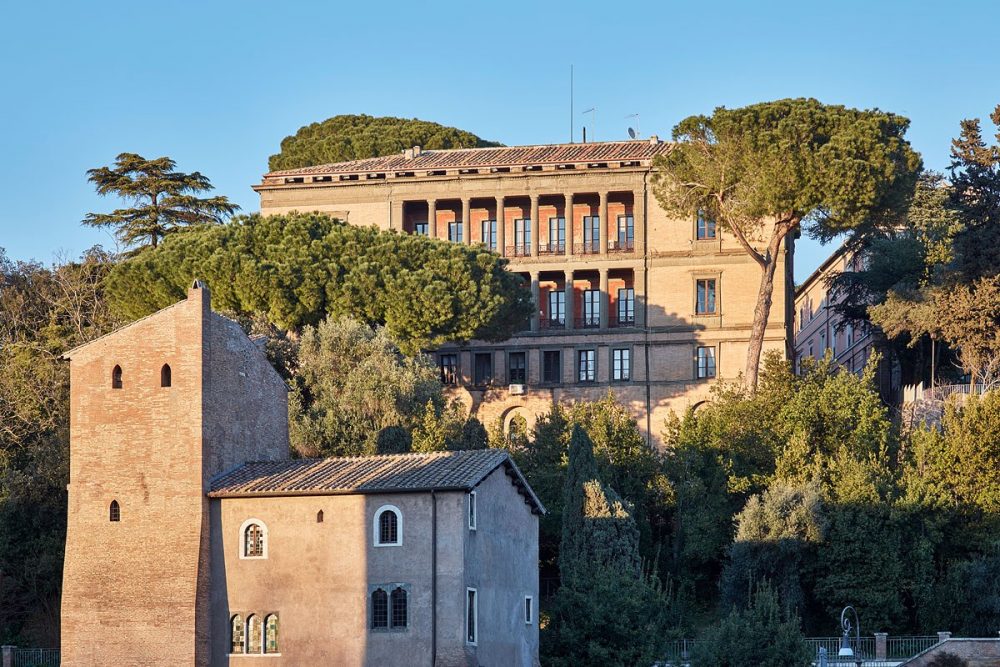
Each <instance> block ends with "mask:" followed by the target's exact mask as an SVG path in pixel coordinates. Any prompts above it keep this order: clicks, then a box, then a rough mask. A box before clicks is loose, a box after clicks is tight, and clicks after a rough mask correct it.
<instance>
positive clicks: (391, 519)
mask: <svg viewBox="0 0 1000 667" xmlns="http://www.w3.org/2000/svg"><path fill="white" fill-rule="evenodd" d="M398 541H399V521H398V518H397V517H396V513H395V512H393V511H392V510H384V511H383V512H382V514H380V515H379V517H378V543H379V544H396V543H397V542H398Z"/></svg>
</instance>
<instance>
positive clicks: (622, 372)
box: [611, 347, 632, 382]
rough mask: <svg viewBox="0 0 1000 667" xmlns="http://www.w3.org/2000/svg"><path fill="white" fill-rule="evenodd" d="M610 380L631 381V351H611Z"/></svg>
mask: <svg viewBox="0 0 1000 667" xmlns="http://www.w3.org/2000/svg"><path fill="white" fill-rule="evenodd" d="M611 370H612V375H611V377H612V379H614V380H618V381H619V382H627V381H628V380H630V379H632V350H630V349H629V348H627V347H626V348H622V349H620V350H611Z"/></svg>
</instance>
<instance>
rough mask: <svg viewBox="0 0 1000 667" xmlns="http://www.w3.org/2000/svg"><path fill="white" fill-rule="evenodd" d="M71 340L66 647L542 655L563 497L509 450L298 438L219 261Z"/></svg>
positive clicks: (218, 658)
mask: <svg viewBox="0 0 1000 667" xmlns="http://www.w3.org/2000/svg"><path fill="white" fill-rule="evenodd" d="M65 356H66V358H67V359H69V361H70V377H71V390H70V404H71V433H70V484H69V516H68V525H67V535H66V560H65V565H64V574H63V596H62V664H63V665H66V666H77V665H80V666H82V665H88V666H89V665H116V666H123V667H127V666H136V667H138V666H140V665H141V666H151V665H171V666H172V665H198V666H201V665H230V666H234V667H240V666H243V665H259V664H266V665H274V666H278V665H301V666H306V667H309V666H318V665H338V666H339V665H386V666H394V665H399V666H403V665H406V666H410V665H428V666H430V667H434V666H439V667H441V666H452V665H455V666H458V665H462V666H476V667H478V666H482V667H493V666H506V665H524V666H526V667H530V666H533V665H537V664H538V616H537V614H538V609H537V604H538V602H537V601H538V516H539V515H541V514H543V513H544V512H545V509H544V507H543V506H542V503H541V502H540V501H539V500H538V498H537V497H536V496H535V494H534V492H533V491H532V490H531V488H530V487H529V485H528V484H527V482H526V481H525V479H524V476H523V475H522V474H521V472H520V470H518V468H517V466H516V465H515V464H514V462H513V461H512V460H511V459H510V457H509V456H508V455H507V453H506V452H503V451H500V450H481V451H464V452H433V453H427V454H399V455H381V456H368V457H353V458H329V459H292V458H291V457H290V450H289V444H288V413H287V387H286V385H285V383H284V382H283V380H282V379H281V377H280V376H279V375H278V374H277V372H275V370H274V369H273V367H272V366H271V365H270V363H268V361H267V359H266V358H265V356H264V354H263V351H262V350H261V349H260V347H259V346H258V345H257V344H255V343H254V342H253V341H251V340H250V339H249V338H248V337H247V336H246V335H245V333H244V332H243V330H242V329H241V328H240V327H239V326H238V325H237V324H236V323H235V322H233V321H231V320H229V319H227V318H225V317H223V316H221V315H219V314H217V313H214V312H213V311H212V310H211V305H210V296H209V292H208V290H207V289H206V288H205V287H204V286H203V285H201V284H199V283H196V284H195V286H194V287H193V288H192V289H191V290H189V292H188V297H187V299H186V300H183V301H180V302H178V303H177V304H175V305H173V306H171V307H169V308H165V309H164V310H161V311H160V312H158V313H155V314H153V315H151V316H149V317H147V318H144V319H142V320H139V321H137V322H134V323H132V324H130V325H128V326H126V327H124V328H122V329H120V330H118V331H116V332H114V333H111V334H109V335H107V336H104V337H102V338H99V339H97V340H95V341H92V342H90V343H88V344H86V345H83V346H81V347H78V348H76V349H74V350H72V351H70V352H68V353H67V354H66V355H65ZM261 660H263V663H261V662H260V661H261Z"/></svg>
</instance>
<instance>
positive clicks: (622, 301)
mask: <svg viewBox="0 0 1000 667" xmlns="http://www.w3.org/2000/svg"><path fill="white" fill-rule="evenodd" d="M618 324H622V325H630V324H635V290H634V289H633V288H631V287H624V288H622V289H620V290H618Z"/></svg>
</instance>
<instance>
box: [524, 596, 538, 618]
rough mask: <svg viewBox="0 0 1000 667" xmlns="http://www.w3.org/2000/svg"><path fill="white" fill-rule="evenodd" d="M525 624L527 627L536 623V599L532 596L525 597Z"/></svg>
mask: <svg viewBox="0 0 1000 667" xmlns="http://www.w3.org/2000/svg"><path fill="white" fill-rule="evenodd" d="M524 622H525V623H526V624H527V625H531V624H532V623H534V622H535V599H534V598H533V597H531V596H530V595H525V596H524Z"/></svg>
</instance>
